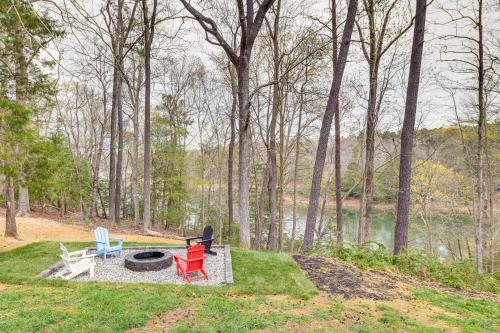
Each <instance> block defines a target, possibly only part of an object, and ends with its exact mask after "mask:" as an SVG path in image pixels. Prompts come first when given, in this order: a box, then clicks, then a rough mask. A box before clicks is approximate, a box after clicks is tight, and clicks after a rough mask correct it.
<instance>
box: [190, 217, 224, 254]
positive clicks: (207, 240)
mask: <svg viewBox="0 0 500 333" xmlns="http://www.w3.org/2000/svg"><path fill="white" fill-rule="evenodd" d="M213 234H214V229H213V228H212V227H211V226H209V225H207V226H206V227H205V229H203V236H199V237H189V238H186V244H187V246H188V247H190V246H191V241H195V242H196V243H197V244H202V245H205V253H206V254H211V255H213V256H216V255H217V252H214V251H212V250H210V248H211V247H212V241H213V240H214V239H213V238H212V235H213Z"/></svg>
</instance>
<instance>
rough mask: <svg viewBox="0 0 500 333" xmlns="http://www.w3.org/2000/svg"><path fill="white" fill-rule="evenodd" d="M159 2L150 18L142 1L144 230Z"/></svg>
mask: <svg viewBox="0 0 500 333" xmlns="http://www.w3.org/2000/svg"><path fill="white" fill-rule="evenodd" d="M156 9H157V0H153V10H152V14H151V17H150V16H149V10H148V1H147V0H142V12H143V20H144V80H145V87H144V214H143V217H144V230H145V231H147V230H148V229H150V228H151V45H152V43H153V38H154V32H155V24H156Z"/></svg>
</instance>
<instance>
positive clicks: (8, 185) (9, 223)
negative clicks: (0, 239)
mask: <svg viewBox="0 0 500 333" xmlns="http://www.w3.org/2000/svg"><path fill="white" fill-rule="evenodd" d="M5 197H6V199H7V202H6V205H5V208H6V209H5V237H14V238H16V239H18V238H19V235H18V234H17V225H16V199H15V197H14V179H13V178H12V177H11V176H7V177H6V179H5Z"/></svg>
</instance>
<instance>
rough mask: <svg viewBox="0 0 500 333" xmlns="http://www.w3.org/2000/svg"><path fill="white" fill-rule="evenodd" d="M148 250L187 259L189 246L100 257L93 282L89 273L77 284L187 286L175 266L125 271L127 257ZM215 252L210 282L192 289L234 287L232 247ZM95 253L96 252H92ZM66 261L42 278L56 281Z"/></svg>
mask: <svg viewBox="0 0 500 333" xmlns="http://www.w3.org/2000/svg"><path fill="white" fill-rule="evenodd" d="M145 250H166V251H169V252H170V253H172V254H177V255H181V256H183V257H185V256H186V247H185V246H146V247H125V248H124V249H123V253H122V255H121V256H120V257H118V255H111V256H108V258H107V259H106V261H104V260H102V258H100V257H96V267H95V276H94V277H93V278H92V279H91V278H90V276H89V274H88V273H84V274H82V275H79V276H77V277H76V278H74V279H73V281H108V282H123V283H159V284H186V283H187V282H186V281H185V279H184V277H183V276H182V275H176V266H175V262H174V263H172V265H171V266H170V267H168V268H166V269H162V270H160V271H147V272H134V271H132V270H129V269H128V268H126V267H125V263H124V261H125V257H126V256H127V255H128V254H130V253H139V252H143V251H145ZM212 251H214V252H216V253H217V255H216V256H214V255H207V259H205V269H206V271H207V274H208V281H207V280H205V279H201V280H198V281H193V282H191V284H192V285H201V286H216V285H224V284H232V283H233V272H232V263H231V252H230V247H229V245H217V246H216V245H213V246H212ZM90 253H92V250H91V251H90ZM63 267H64V266H63V263H62V261H60V262H58V263H56V264H55V265H53V266H51V267H49V268H48V269H46V270H45V271H43V272H42V273H40V276H41V277H45V278H49V279H50V278H55V275H56V274H57V273H58V272H59V271H60V270H61V269H62V268H63Z"/></svg>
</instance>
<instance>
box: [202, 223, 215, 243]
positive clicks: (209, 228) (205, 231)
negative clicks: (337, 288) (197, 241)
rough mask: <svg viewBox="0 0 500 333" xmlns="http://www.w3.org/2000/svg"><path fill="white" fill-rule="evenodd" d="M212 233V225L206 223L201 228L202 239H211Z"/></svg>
mask: <svg viewBox="0 0 500 333" xmlns="http://www.w3.org/2000/svg"><path fill="white" fill-rule="evenodd" d="M213 234H214V229H213V228H212V226H210V225H207V226H206V227H205V228H204V229H203V240H207V239H212V235H213Z"/></svg>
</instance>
